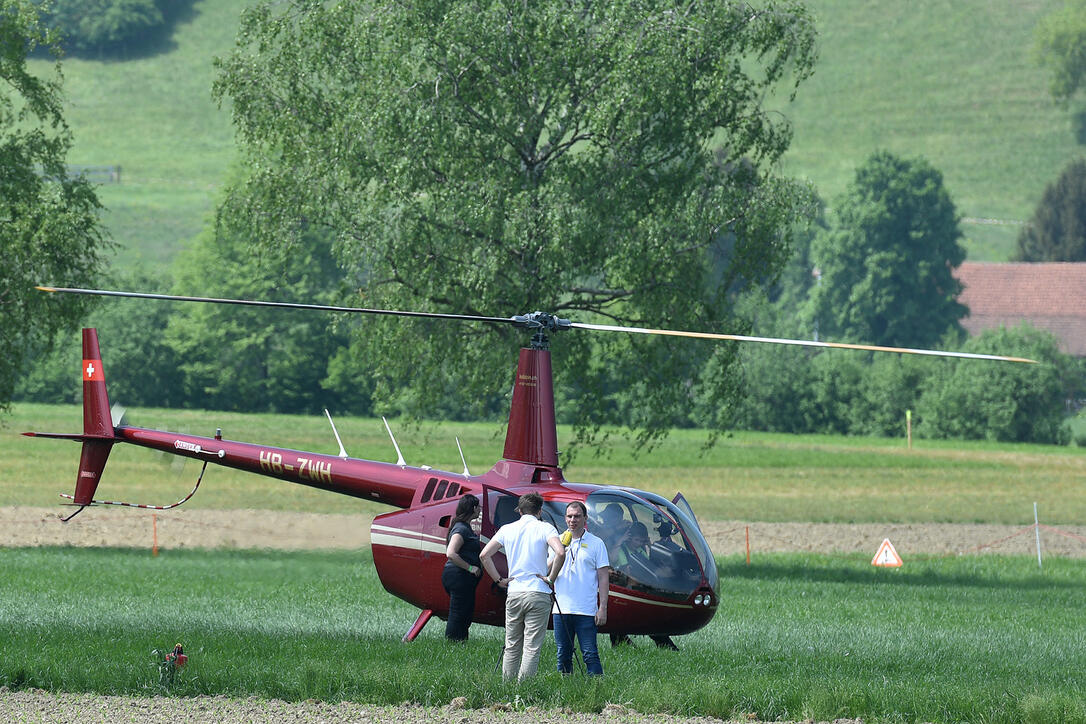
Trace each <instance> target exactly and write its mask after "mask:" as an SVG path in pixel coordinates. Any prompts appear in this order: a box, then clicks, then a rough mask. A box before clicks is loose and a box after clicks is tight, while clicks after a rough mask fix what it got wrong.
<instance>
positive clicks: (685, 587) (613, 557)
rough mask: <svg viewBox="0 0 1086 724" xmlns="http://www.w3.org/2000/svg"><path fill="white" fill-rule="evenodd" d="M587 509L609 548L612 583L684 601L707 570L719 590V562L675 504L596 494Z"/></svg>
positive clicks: (624, 494) (590, 524) (621, 494)
mask: <svg viewBox="0 0 1086 724" xmlns="http://www.w3.org/2000/svg"><path fill="white" fill-rule="evenodd" d="M639 495H640V491H639ZM661 501H662V502H661ZM551 505H553V504H550V505H548V506H547V507H548V508H549V507H551ZM585 505H586V507H587V508H588V529H589V530H590V531H592V533H594V534H595V535H598V536H599V537H600V538H602V539H603V542H604V543H605V544H606V545H607V554H608V557H609V558H610V561H611V582H612V583H613V584H615V585H619V586H623V587H626V588H632V589H635V590H644V591H646V592H648V593H653V594H655V595H658V596H663V597H666V598H674V599H678V600H685V599H687V598H688V597H689V596H691V595H692V594H693V593H694V591H695V590H696V589H697V588H698V586H699V584H700V583H701V580H702V569H703V567H704V569H705V571H706V577H707V578H708V580H709V583H710V585H711V586H712V588H713V590H716V584H717V575H716V561H715V560H714V559H713V557H712V554H711V553H709V546H708V544H706V543H705V539H704V537H703V536H702V535H701V532H700V531H699V530H698V527H697V524H695V523H693V522H692V521H690V520H689V516H687V515H686V514H685V513H682V511H680V510H679V509H678V508H676V507H675V506H674V505H672V504H670V503H667V501H665V500H664V499H663V498H660V497H659V496H654V499H652V500H651V502H648V501H646V500H644V499H642V498H640V497H638V496H637V495H632V494H630V493H627V492H625V491H620V490H608V491H600V492H595V493H592V494H590V495H589V496H588V499H587V500H586V501H585ZM563 507H564V505H563ZM552 514H554V515H555V517H558V520H563V518H562V517H559V513H557V512H552ZM561 515H564V510H563V511H561ZM556 527H558V528H559V530H562V529H564V528H565V525H564V523H561V524H559V525H558V526H556ZM706 563H707V565H704V564H706Z"/></svg>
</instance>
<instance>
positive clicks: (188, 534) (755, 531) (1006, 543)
mask: <svg viewBox="0 0 1086 724" xmlns="http://www.w3.org/2000/svg"><path fill="white" fill-rule="evenodd" d="M72 510H74V509H73V508H65V507H61V506H56V507H54V508H32V507H0V546H42V545H74V546H110V547H112V546H124V547H146V548H148V549H150V548H151V547H152V546H153V545H155V544H156V543H157V545H158V546H159V548H161V549H168V548H273V549H281V550H299V549H307V548H331V549H348V550H350V549H357V548H365V547H368V546H369V543H370V535H369V528H370V522H371V519H370V518H369V517H367V516H362V515H337V514H322V513H289V512H281V511H267V510H201V509H198V508H197V509H191V510H171V511H161V512H157V513H154V514H152V513H151V512H150V511H147V510H125V509H118V508H110V507H96V508H88V509H86V510H84V511H83V512H82V513H80V514H79V515H78V516H76V517H75V518H74V519H73V520H72V521H70V522H68V523H63V522H61V516H62V515H68V514H70V513H71V511H72ZM702 526H703V529H704V532H705V535H706V538H708V540H709V545H710V546H711V547H712V549H713V552H714V553H716V554H717V555H733V554H738V553H744V552H745V551H746V547H747V540H748V533H749V541H750V550H751V555H752V556H755V555H757V554H758V553H760V552H761V553H768V552H809V553H870V554H871V555H872V556H874V555H875V552H876V551H877V550H878V547H879V544H880V543H881V542H882V540H883V539H884V538H888V539H890V541H891V542H892V543H893V544H894V547H895V548H896V549H897V551H898V553H899V554H900V555H901V556H902V557H903V558H906V559H907V558H908V556H909V555H927V556H930V555H956V554H965V553H1002V554H1020V555H1034V554H1036V551H1037V547H1036V546H1037V541H1036V536H1035V534H1034V530H1033V527H1032V526H1029V527H1025V528H1023V527H1016V526H1007V525H980V524H977V525H965V524H953V523H945V524H943V523H925V524H904V523H898V524H875V523H865V524H857V525H850V524H844V523H746V522H742V521H704V522H703V523H702ZM1040 533H1041V547H1042V551H1043V553H1044V554H1045V555H1057V556H1068V557H1079V558H1082V557H1086V527H1084V526H1068V527H1066V528H1060V529H1054V528H1048V527H1046V526H1041V530H1040Z"/></svg>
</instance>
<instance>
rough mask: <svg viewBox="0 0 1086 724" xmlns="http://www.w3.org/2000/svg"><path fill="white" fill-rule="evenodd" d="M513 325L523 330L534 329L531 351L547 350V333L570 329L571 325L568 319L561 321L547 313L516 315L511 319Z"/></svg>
mask: <svg viewBox="0 0 1086 724" xmlns="http://www.w3.org/2000/svg"><path fill="white" fill-rule="evenodd" d="M513 324H515V325H516V326H518V327H523V328H525V329H534V330H535V334H533V335H532V349H549V348H550V339H549V338H548V337H547V333H548V332H557V331H559V330H562V329H570V328H571V327H572V326H573V323H572V322H570V321H569V320H568V319H562V318H561V317H558V316H555V315H553V314H550V313H548V312H532V313H531V314H518V315H516V316H514V317H513Z"/></svg>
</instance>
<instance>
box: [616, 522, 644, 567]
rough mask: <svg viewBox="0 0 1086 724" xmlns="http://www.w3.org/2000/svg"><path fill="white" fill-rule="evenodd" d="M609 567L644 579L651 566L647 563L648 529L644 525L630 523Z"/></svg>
mask: <svg viewBox="0 0 1086 724" xmlns="http://www.w3.org/2000/svg"><path fill="white" fill-rule="evenodd" d="M611 566H612V567H613V568H615V569H616V570H619V571H622V572H623V573H625V574H626V575H628V576H630V577H631V578H634V579H637V580H642V581H643V580H644V579H645V572H646V571H647V572H651V571H652V564H651V563H649V529H648V528H646V527H645V524H644V523H641V522H633V523H630V527H629V529H628V530H627V531H626V535H625V536H623V538H622V539H621V540H620V542H619V545H618V546H617V548H616V550H615V553H614V555H613V556H612V557H611Z"/></svg>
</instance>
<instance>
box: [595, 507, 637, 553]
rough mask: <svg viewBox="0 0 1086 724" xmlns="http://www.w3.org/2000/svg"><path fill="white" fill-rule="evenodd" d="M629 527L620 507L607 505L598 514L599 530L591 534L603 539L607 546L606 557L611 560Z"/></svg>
mask: <svg viewBox="0 0 1086 724" xmlns="http://www.w3.org/2000/svg"><path fill="white" fill-rule="evenodd" d="M629 526H630V524H629V522H628V521H626V520H625V519H624V518H623V516H622V506H621V505H619V504H618V503H609V504H607V505H606V506H604V508H603V510H602V511H601V512H600V530H594V531H592V532H593V533H595V534H596V535H598V536H599V537H600V538H602V539H603V542H604V544H606V546H607V554H608V556H611V557H612V558H613V557H614V554H615V553H616V552H617V550H618V546H619V545H620V544H621V543H622V539H623V537H624V536H625V535H626V532H627V530H628V529H629Z"/></svg>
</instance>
